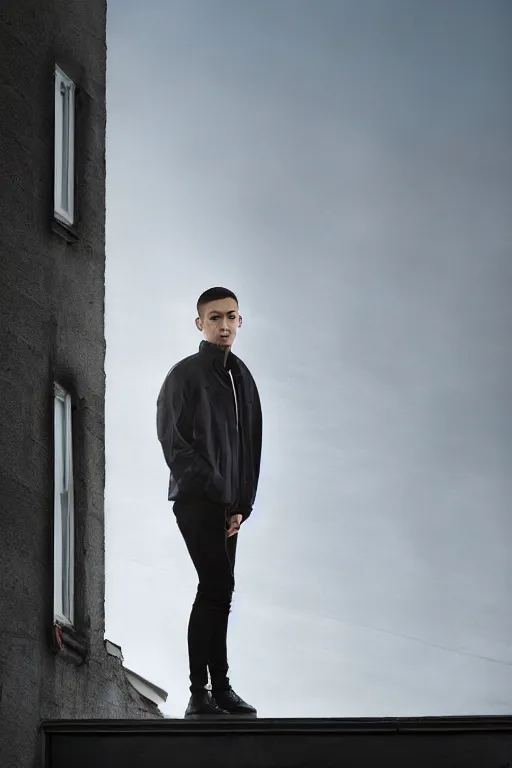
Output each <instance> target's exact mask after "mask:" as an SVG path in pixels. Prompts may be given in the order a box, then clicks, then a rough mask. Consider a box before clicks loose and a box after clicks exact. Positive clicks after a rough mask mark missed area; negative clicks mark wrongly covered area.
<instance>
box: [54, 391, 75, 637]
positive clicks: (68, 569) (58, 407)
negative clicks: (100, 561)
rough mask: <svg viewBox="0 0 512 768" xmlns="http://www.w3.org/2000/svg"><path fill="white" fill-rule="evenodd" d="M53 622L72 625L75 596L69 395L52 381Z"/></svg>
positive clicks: (71, 439)
mask: <svg viewBox="0 0 512 768" xmlns="http://www.w3.org/2000/svg"><path fill="white" fill-rule="evenodd" d="M53 399H54V415H53V422H54V433H53V434H54V440H53V443H54V448H53V452H54V513H53V615H54V621H55V622H57V623H59V624H64V625H66V626H73V622H74V597H75V510H74V493H73V491H74V489H73V434H72V426H71V397H70V395H69V394H68V393H67V392H66V391H65V390H64V389H63V388H62V387H61V386H59V385H58V384H56V383H55V384H54V398H53Z"/></svg>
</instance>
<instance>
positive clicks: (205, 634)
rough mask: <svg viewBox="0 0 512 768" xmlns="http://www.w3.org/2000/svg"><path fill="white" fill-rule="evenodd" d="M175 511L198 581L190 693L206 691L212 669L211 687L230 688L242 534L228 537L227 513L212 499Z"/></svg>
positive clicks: (180, 504) (192, 626) (191, 636)
mask: <svg viewBox="0 0 512 768" xmlns="http://www.w3.org/2000/svg"><path fill="white" fill-rule="evenodd" d="M174 513H175V515H176V522H177V523H178V527H179V529H180V531H181V533H182V535H183V538H184V539H185V544H186V545H187V549H188V552H189V554H190V557H191V558H192V562H193V563H194V566H195V569H196V571H197V575H198V577H199V585H198V587H197V595H196V598H195V601H194V604H193V606H192V611H191V614H190V620H189V624H188V655H189V664H190V690H191V691H197V690H201V689H204V687H205V685H206V684H207V682H208V669H209V670H210V679H211V682H212V688H213V689H217V690H218V689H222V688H228V687H229V678H228V668H229V667H228V658H227V644H226V639H227V631H228V617H229V612H230V610H231V599H232V596H233V590H234V588H235V577H234V568H235V556H236V544H237V539H238V534H235V535H234V536H230V537H229V538H228V537H227V515H226V510H225V508H224V507H222V506H218V505H216V504H212V503H211V502H209V501H202V500H193V501H189V500H187V501H175V502H174Z"/></svg>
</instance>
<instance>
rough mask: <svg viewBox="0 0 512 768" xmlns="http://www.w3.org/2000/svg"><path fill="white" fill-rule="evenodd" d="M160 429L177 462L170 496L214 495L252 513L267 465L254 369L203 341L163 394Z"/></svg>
mask: <svg viewBox="0 0 512 768" xmlns="http://www.w3.org/2000/svg"><path fill="white" fill-rule="evenodd" d="M157 432H158V439H159V440H160V443H161V445H162V449H163V452H164V456H165V460H166V462H167V466H168V467H169V469H170V472H171V474H170V480H169V500H170V501H174V500H177V499H183V498H205V497H206V498H207V499H209V500H211V501H213V502H215V503H218V504H221V505H222V506H225V507H226V510H227V511H229V512H230V513H231V514H235V513H238V512H239V513H241V514H242V516H243V519H244V520H246V519H247V518H248V517H249V515H250V514H251V511H252V508H253V504H254V500H255V498H256V491H257V487H258V479H259V473H260V460H261V438H262V415H261V404H260V398H259V394H258V390H257V387H256V383H255V381H254V379H253V377H252V375H251V372H250V371H249V369H248V368H247V366H246V365H245V363H243V362H242V360H240V358H239V357H237V356H236V355H234V354H233V353H232V352H230V351H229V352H227V350H224V349H222V348H221V347H218V346H217V345H216V344H211V343H210V342H207V341H202V342H201V344H200V346H199V352H197V353H196V354H195V355H191V356H190V357H186V358H185V359H184V360H181V362H179V363H177V364H176V365H175V366H174V367H173V368H171V370H170V371H169V373H168V374H167V377H166V379H165V381H164V383H163V385H162V388H161V390H160V394H159V396H158V401H157Z"/></svg>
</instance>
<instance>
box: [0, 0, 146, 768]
mask: <svg viewBox="0 0 512 768" xmlns="http://www.w3.org/2000/svg"><path fill="white" fill-rule="evenodd" d="M105 29H106V2H105V0H80V2H76V0H51V1H50V0H45V2H41V0H3V2H2V3H1V4H0V180H1V194H0V310H1V315H0V363H1V365H0V590H1V600H0V723H1V726H0V764H1V765H2V766H3V768H10V766H13V768H25V767H26V766H33V765H36V764H37V757H36V747H37V738H38V736H37V729H38V726H39V723H40V721H41V720H42V719H46V718H82V717H144V716H150V715H149V713H148V711H147V710H146V709H145V707H144V704H143V701H142V700H141V699H140V698H139V697H138V695H137V694H136V693H135V692H134V691H133V689H131V688H130V686H129V684H128V683H127V682H126V681H125V678H124V673H123V671H122V668H121V666H120V663H119V662H118V661H117V660H115V659H113V658H111V657H109V656H107V654H106V652H105V650H104V646H103V632H104V516H103V515H104V512H103V493H104V466H105V464H104V395H105V377H104V355H105V340H104V269H105V233H104V229H105V119H106V110H105V70H106V42H105ZM56 60H57V61H62V62H66V61H69V62H70V63H71V65H72V66H74V67H76V73H77V76H78V77H79V80H80V86H81V92H80V94H79V96H78V125H77V131H78V146H77V176H78V190H77V198H78V214H79V221H78V223H77V226H76V230H77V234H78V240H77V241H76V242H75V243H67V242H66V241H65V240H64V239H62V238H61V237H59V236H58V235H56V234H54V233H53V232H52V230H51V218H52V210H53V110H54V103H53V70H54V63H55V61H56ZM55 377H57V378H60V380H61V381H62V382H63V383H64V384H65V385H66V386H68V387H69V388H70V389H72V390H74V394H75V397H76V406H77V407H76V412H75V414H74V420H75V422H74V428H75V436H76V442H75V446H74V447H75V471H76V476H75V483H76V489H75V493H76V515H77V526H78V532H77V545H76V547H77V548H76V556H77V563H78V565H77V569H78V570H77V585H76V590H77V627H78V629H79V630H80V632H81V633H82V635H83V637H84V638H85V640H86V643H87V644H88V645H89V650H90V657H89V660H88V661H87V662H86V663H82V664H76V663H71V661H70V660H69V659H70V658H71V659H72V656H70V657H69V658H68V660H66V658H65V657H64V655H63V654H59V653H56V652H55V650H54V649H53V648H52V642H51V640H52V589H53V587H52V577H53V573H52V559H51V549H52V509H53V495H52V472H53V466H52V452H53V445H52V387H53V380H54V378H55Z"/></svg>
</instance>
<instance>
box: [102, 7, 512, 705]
mask: <svg viewBox="0 0 512 768" xmlns="http://www.w3.org/2000/svg"><path fill="white" fill-rule="evenodd" d="M511 37H512V6H511V4H510V2H508V0H481V1H480V2H473V0H448V1H446V0H428V2H427V0H387V1H386V2H381V0H375V1H373V0H337V1H335V0H145V2H135V1H134V0H130V1H128V0H109V23H108V57H109V59H108V61H109V68H108V130H107V170H108V175H107V226H108V232H107V234H108V238H107V299H106V321H107V346H108V350H107V446H106V451H107V489H106V520H107V540H106V545H107V605H106V607H107V636H108V638H109V639H111V640H112V641H113V642H116V643H119V644H121V645H122V648H123V652H124V655H125V663H126V664H127V666H129V667H131V668H132V669H135V670H136V671H137V672H138V673H140V674H142V675H143V676H145V677H148V678H149V679H150V680H152V681H153V682H155V683H156V684H158V685H160V686H161V687H163V688H165V689H166V690H167V691H168V692H169V700H168V704H167V706H166V707H165V712H166V713H167V714H168V715H172V716H178V717H181V716H182V714H183V711H184V708H185V705H186V703H187V700H188V684H189V683H188V668H187V654H186V625H187V621H188V615H189V611H190V606H191V603H192V600H193V597H194V593H195V588H196V575H195V571H194V570H193V567H192V565H191V563H190V561H189V559H188V555H187V553H186V550H185V546H184V543H183V541H182V539H181V537H180V535H179V532H178V529H177V526H176V523H175V518H174V514H173V512H172V505H171V504H170V503H169V502H168V501H167V482H168V473H167V467H166V465H165V462H164V459H163V455H162V453H161V448H160V445H159V443H158V440H157V436H156V427H155V414H156V398H157V395H158V391H159V389H160V386H161V384H162V381H163V379H164V377H165V375H166V373H167V371H168V370H169V368H170V367H171V366H172V365H173V364H174V363H175V362H177V361H178V360H180V359H181V358H182V357H184V356H186V355H189V354H192V353H193V352H195V351H196V350H197V347H198V345H199V343H200V341H201V335H200V334H199V332H198V331H197V330H196V328H195V326H194V318H195V314H196V313H195V303H196V300H197V298H198V296H199V294H200V293H202V291H203V290H205V289H206V288H209V287H211V286H212V285H225V286H227V287H229V288H230V289H232V290H233V291H235V292H236V293H237V294H238V296H239V300H240V309H241V313H242V316H243V318H244V327H243V328H242V330H241V332H240V335H239V338H238V340H237V342H236V346H235V348H234V351H235V352H236V353H237V354H238V355H240V357H242V358H243V360H244V361H245V362H246V363H247V364H248V366H249V367H250V369H251V370H252V372H253V375H254V376H255V378H256V381H257V383H258V386H259V389H260V394H261V400H262V406H263V416H264V445H263V459H262V472H261V479H260V488H259V494H258V499H257V503H256V506H255V509H254V512H253V515H252V517H251V519H250V521H248V522H247V524H246V525H244V528H243V530H242V532H241V534H240V540H239V543H238V554H237V557H238V562H237V573H236V576H237V589H236V593H235V599H234V606H233V613H232V618H231V626H230V635H229V648H230V661H231V679H232V683H233V685H234V687H235V689H236V690H237V692H239V693H240V694H241V695H242V696H243V697H244V698H247V699H248V700H249V701H250V702H251V703H254V704H255V706H257V707H258V709H259V713H260V715H261V716H266V717H322V716H328V717H359V716H407V715H436V714H437V715H445V714H490V713H510V712H511V711H512V610H511V591H512V561H511V540H512V514H511V512H512V510H511V498H512V472H511V463H512V409H511V405H510V393H511V391H512V359H511V358H512V353H511V344H510V339H511V335H512V301H511V290H512V254H511V244H512V215H511V207H510V201H511V193H512V151H511V136H512V97H511V89H510V83H511V75H512V53H511V48H510V39H511Z"/></svg>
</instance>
